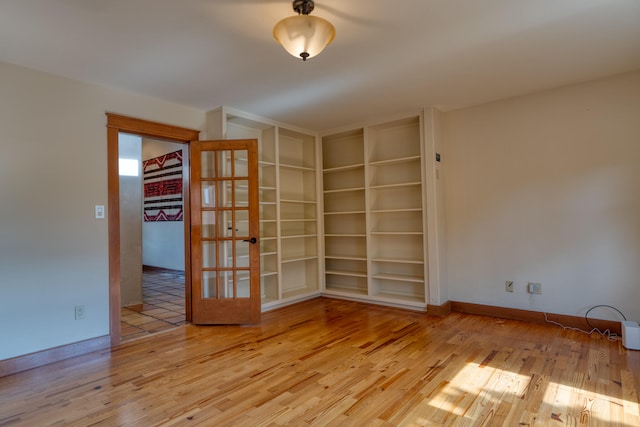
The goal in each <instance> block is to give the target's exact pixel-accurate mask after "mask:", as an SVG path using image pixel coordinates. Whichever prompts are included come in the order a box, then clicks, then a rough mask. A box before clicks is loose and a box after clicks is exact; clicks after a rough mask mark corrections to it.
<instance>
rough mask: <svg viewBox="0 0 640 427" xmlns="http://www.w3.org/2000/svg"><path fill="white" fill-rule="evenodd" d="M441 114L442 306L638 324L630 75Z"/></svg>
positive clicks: (638, 150)
mask: <svg viewBox="0 0 640 427" xmlns="http://www.w3.org/2000/svg"><path fill="white" fill-rule="evenodd" d="M443 116H444V118H443V126H444V128H443V138H444V140H445V146H444V155H443V165H445V168H446V172H447V179H446V181H445V196H446V237H447V271H446V274H447V276H448V283H449V299H450V300H453V301H464V302H473V303H480V304H487V305H494V306H503V307H513V308H522V309H530V310H536V311H547V312H553V313H561V314H568V315H583V314H584V313H585V311H586V309H587V308H589V307H591V306H593V305H596V304H610V305H613V306H615V307H617V308H619V309H621V310H622V311H623V312H624V313H626V315H627V317H629V318H631V319H635V320H640V304H639V302H640V72H636V73H630V74H625V75H621V76H616V77H611V78H608V79H603V80H599V81H595V82H591V83H586V84H581V85H576V86H571V87H566V88H562V89H557V90H551V91H547V92H544V93H539V94H535V95H530V96H525V97H521V98H516V99H512V100H507V101H501V102H495V103H492V104H488V105H484V106H479V107H476V108H469V109H465V110H459V111H454V112H450V113H446V114H444V115H443ZM505 280H514V281H515V282H516V290H515V292H514V293H513V294H509V293H506V292H505V290H504V287H505V285H504V282H505ZM527 281H538V282H542V286H543V287H542V289H543V293H542V295H533V296H531V295H528V294H526V293H525V284H526V282H527ZM612 314H615V313H613V312H612V311H608V312H607V310H602V309H598V310H596V311H594V312H593V313H592V315H593V316H594V317H602V318H612V319H619V318H618V317H616V316H614V315H612Z"/></svg>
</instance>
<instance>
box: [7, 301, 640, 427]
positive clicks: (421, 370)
mask: <svg viewBox="0 0 640 427" xmlns="http://www.w3.org/2000/svg"><path fill="white" fill-rule="evenodd" d="M639 389H640V352H638V351H635V352H634V351H628V350H625V349H624V348H623V347H622V345H621V343H620V342H610V341H607V340H606V339H605V338H602V337H600V336H588V335H585V334H581V333H578V332H571V331H564V330H562V329H560V328H558V327H554V326H546V325H532V324H526V323H521V322H517V321H509V320H499V319H494V318H490V317H482V316H475V315H468V314H458V313H454V314H450V315H448V316H446V317H443V318H436V317H428V316H426V315H425V314H422V313H415V312H409V311H403V310H399V309H393V308H386V307H377V306H371V305H365V304H360V303H355V302H349V301H341V300H332V299H325V298H318V299H314V300H311V301H306V302H303V303H300V304H296V305H294V306H290V307H286V308H283V309H280V310H277V311H274V312H270V313H265V314H263V319H262V323H261V324H260V325H259V326H211V327H196V326H193V325H182V326H179V327H178V328H176V329H174V330H172V331H169V332H165V333H163V334H159V335H153V336H149V337H145V338H141V339H138V340H135V341H132V342H129V343H125V344H123V345H120V346H119V347H117V348H113V349H112V350H110V351H109V350H105V351H101V352H97V353H93V354H91V355H86V356H82V357H78V358H75V359H70V360H67V361H64V362H59V363H56V364H52V365H49V366H45V367H42V368H37V369H33V370H30V371H26V372H22V373H19V374H15V375H12V376H8V377H4V378H0V395H1V399H0V426H8V425H24V426H45V425H53V426H62V425H64V426H89V425H105V426H116V425H123V426H133V425H135V426H169V425H176V426H195V425H202V426H258V425H260V426H281V425H300V426H304V425H318V426H320V425H322V426H324V425H327V426H337V425H340V426H343V425H357V426H400V425H402V426H418V425H425V426H440V425H453V426H467V425H468V426H475V425H490V426H527V425H531V426H532V425H539V426H547V425H550V426H556V425H558V426H560V425H585V426H586V425H589V426H600V425H601V426H625V427H632V426H633V427H636V426H639V425H640V414H639V405H638V390H639Z"/></svg>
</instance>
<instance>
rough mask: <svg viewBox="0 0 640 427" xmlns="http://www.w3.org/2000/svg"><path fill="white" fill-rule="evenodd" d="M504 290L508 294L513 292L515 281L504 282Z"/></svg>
mask: <svg viewBox="0 0 640 427" xmlns="http://www.w3.org/2000/svg"><path fill="white" fill-rule="evenodd" d="M504 290H505V291H507V292H513V280H507V281H506V282H504Z"/></svg>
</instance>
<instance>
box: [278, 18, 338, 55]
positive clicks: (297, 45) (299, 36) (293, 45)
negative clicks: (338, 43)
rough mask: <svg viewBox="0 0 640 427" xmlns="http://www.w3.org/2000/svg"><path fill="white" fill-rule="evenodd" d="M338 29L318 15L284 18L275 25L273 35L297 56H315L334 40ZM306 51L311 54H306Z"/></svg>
mask: <svg viewBox="0 0 640 427" xmlns="http://www.w3.org/2000/svg"><path fill="white" fill-rule="evenodd" d="M335 36H336V29H335V28H334V27H333V25H331V22H329V21H327V20H326V19H322V18H318V17H317V16H309V15H297V16H291V17H289V18H284V19H283V20H281V21H280V22H278V23H277V24H276V25H275V27H273V37H274V38H275V39H276V40H277V41H278V43H280V44H281V45H282V47H284V48H285V49H286V51H287V52H289V53H290V54H291V55H293V56H295V57H296V58H302V59H306V58H313V57H314V56H316V55H317V54H319V53H320V52H322V50H323V49H324V48H325V47H327V45H328V44H329V43H331V42H332V41H333V38H334V37H335ZM305 53H308V54H309V55H308V56H306V55H305Z"/></svg>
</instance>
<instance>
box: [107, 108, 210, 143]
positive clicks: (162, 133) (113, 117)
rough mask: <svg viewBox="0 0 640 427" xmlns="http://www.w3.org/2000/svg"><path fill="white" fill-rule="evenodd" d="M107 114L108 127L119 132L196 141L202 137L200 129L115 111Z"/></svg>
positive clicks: (180, 140)
mask: <svg viewBox="0 0 640 427" xmlns="http://www.w3.org/2000/svg"><path fill="white" fill-rule="evenodd" d="M106 114H107V127H110V128H116V129H118V131H119V132H130V133H133V134H136V135H141V136H148V137H150V138H167V139H171V140H174V141H178V142H187V141H195V140H197V139H199V138H200V131H199V130H194V129H188V128H183V127H180V126H173V125H168V124H164V123H156V122H151V121H149V120H143V119H136V118H133V117H127V116H121V115H119V114H114V113H106Z"/></svg>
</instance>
